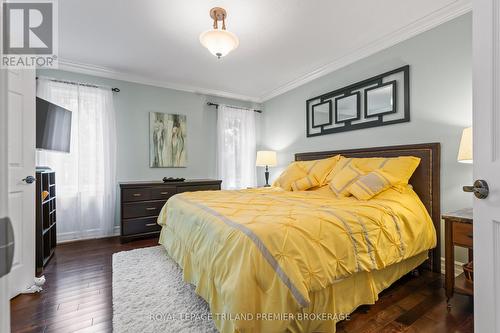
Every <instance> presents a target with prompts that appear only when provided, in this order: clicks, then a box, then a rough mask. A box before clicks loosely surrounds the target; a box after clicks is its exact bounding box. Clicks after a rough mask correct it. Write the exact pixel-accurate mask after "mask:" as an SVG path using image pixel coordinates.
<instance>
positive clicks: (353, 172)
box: [330, 163, 364, 197]
mask: <svg viewBox="0 0 500 333" xmlns="http://www.w3.org/2000/svg"><path fill="white" fill-rule="evenodd" d="M363 174H364V172H363V171H362V170H360V169H358V168H357V167H355V166H353V165H352V164H351V163H349V164H347V165H346V166H345V167H344V168H343V169H342V170H340V171H339V172H337V173H336V174H335V175H334V176H333V178H332V180H331V181H330V190H332V192H333V193H335V194H336V195H337V196H338V197H348V196H349V195H350V193H349V191H348V188H349V186H350V185H351V184H352V183H354V182H355V181H356V179H358V177H359V176H362V175H363Z"/></svg>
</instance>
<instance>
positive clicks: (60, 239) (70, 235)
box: [57, 225, 120, 244]
mask: <svg viewBox="0 0 500 333" xmlns="http://www.w3.org/2000/svg"><path fill="white" fill-rule="evenodd" d="M83 234H84V236H82V233H81V232H63V233H58V234H57V243H58V244H64V243H68V242H74V241H80V240H86V239H99V238H108V237H113V236H119V235H120V226H119V225H115V227H114V229H113V234H112V235H107V236H103V235H102V234H101V231H100V230H98V229H96V230H86V231H84V232H83Z"/></svg>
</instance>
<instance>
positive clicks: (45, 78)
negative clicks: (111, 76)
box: [36, 76, 120, 92]
mask: <svg viewBox="0 0 500 333" xmlns="http://www.w3.org/2000/svg"><path fill="white" fill-rule="evenodd" d="M36 79H37V80H38V76H37V77H36ZM40 79H43V80H49V81H52V82H59V83H66V84H72V85H75V86H84V87H90V88H110V87H106V86H98V85H95V84H90V83H83V82H74V81H66V80H58V79H51V78H48V77H40ZM110 89H111V91H112V92H120V89H119V88H110Z"/></svg>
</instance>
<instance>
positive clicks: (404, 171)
mask: <svg viewBox="0 0 500 333" xmlns="http://www.w3.org/2000/svg"><path fill="white" fill-rule="evenodd" d="M352 164H353V165H354V166H356V167H357V168H358V169H360V170H362V171H364V172H365V173H368V172H372V171H374V170H377V169H381V170H382V171H384V172H385V173H387V174H390V175H391V176H393V177H395V178H397V179H398V182H399V183H400V184H408V180H409V179H410V177H411V176H412V175H413V172H415V169H416V168H417V167H418V165H419V164H420V158H418V157H414V156H399V157H388V158H385V157H372V158H353V159H352Z"/></svg>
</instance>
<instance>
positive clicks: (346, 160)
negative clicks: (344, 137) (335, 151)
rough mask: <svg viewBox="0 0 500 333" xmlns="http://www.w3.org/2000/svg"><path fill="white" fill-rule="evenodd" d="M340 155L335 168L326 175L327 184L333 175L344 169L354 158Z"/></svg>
mask: <svg viewBox="0 0 500 333" xmlns="http://www.w3.org/2000/svg"><path fill="white" fill-rule="evenodd" d="M338 156H339V159H338V161H337V163H336V164H335V166H334V167H333V169H332V170H331V171H330V172H329V173H328V174H327V175H326V177H325V181H324V183H325V184H329V183H330V182H331V181H332V179H333V177H334V176H335V175H336V174H337V173H338V172H339V171H340V170H342V169H343V168H344V167H345V166H346V165H347V164H349V163H351V161H352V158H348V157H344V156H340V155H338Z"/></svg>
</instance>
